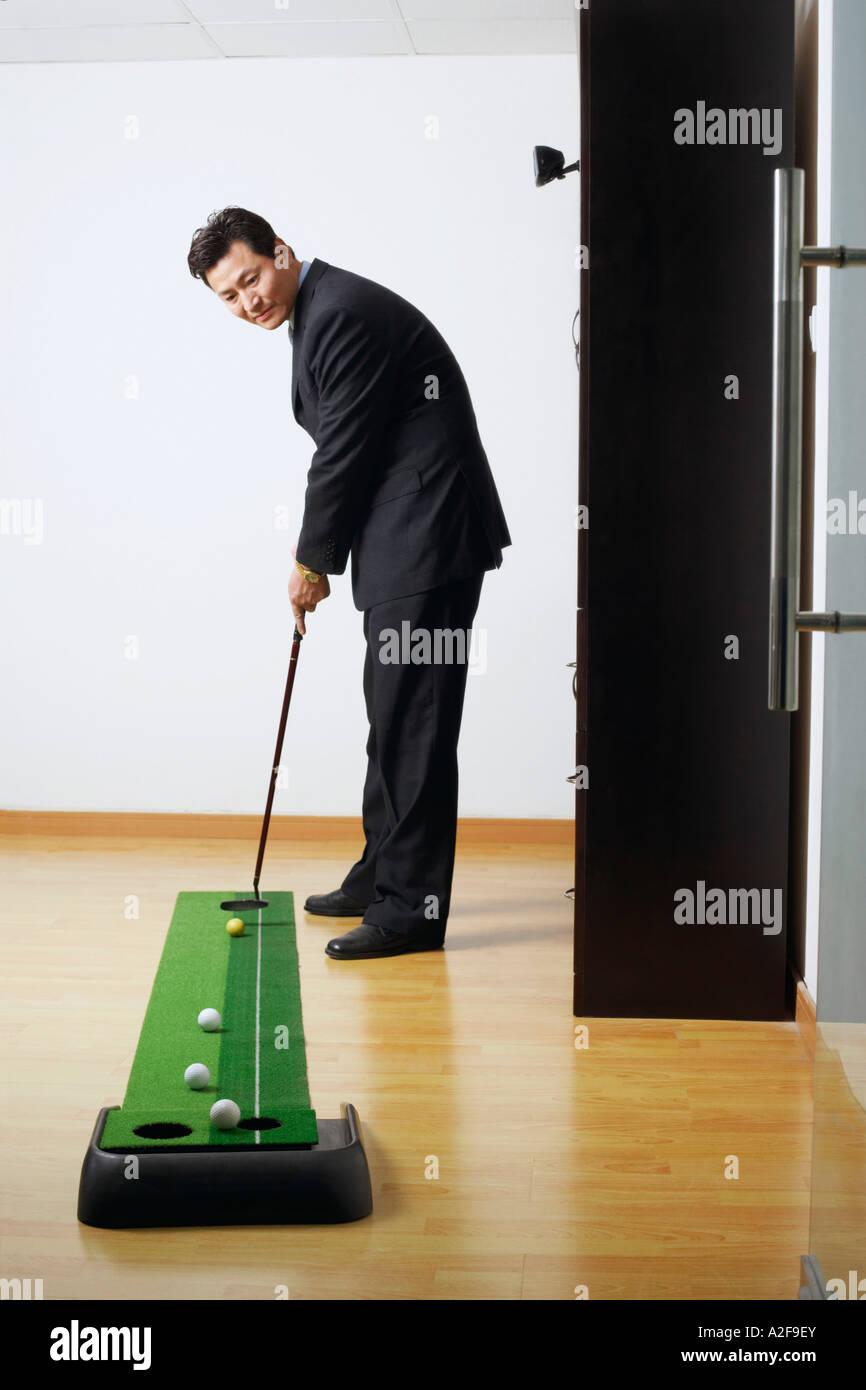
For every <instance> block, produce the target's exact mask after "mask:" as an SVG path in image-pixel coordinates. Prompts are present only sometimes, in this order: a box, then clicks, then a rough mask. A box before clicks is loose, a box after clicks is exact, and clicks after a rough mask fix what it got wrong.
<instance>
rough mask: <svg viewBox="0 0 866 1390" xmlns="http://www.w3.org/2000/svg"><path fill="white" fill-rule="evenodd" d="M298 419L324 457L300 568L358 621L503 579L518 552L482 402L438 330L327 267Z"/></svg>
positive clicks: (320, 280) (314, 478)
mask: <svg viewBox="0 0 866 1390" xmlns="http://www.w3.org/2000/svg"><path fill="white" fill-rule="evenodd" d="M292 410H293V412H294V416H295V419H296V420H297V422H298V424H299V425H301V426H302V427H303V428H304V429H305V430H306V431H307V433H308V434H309V435H310V436H311V437H312V439H313V442H314V443H315V445H316V452H315V453H314V455H313V460H312V463H311V465H310V470H309V473H308V475H307V490H306V496H305V500H304V517H303V522H302V525H301V532H300V535H299V537H298V546H297V557H298V559H299V560H301V561H302V562H303V564H305V565H307V566H308V567H309V568H310V569H315V570H319V571H321V572H324V573H326V574H342V573H343V571H344V570H345V568H346V564H347V562H348V559H349V555H350V554H351V558H352V596H353V599H354V603H355V607H356V608H358V609H362V610H363V609H366V608H370V607H372V605H373V604H375V603H382V602H384V601H386V600H387V599H393V598H400V597H402V596H403V595H405V594H413V593H420V592H422V591H423V590H426V589H433V588H436V587H438V586H439V585H440V584H447V583H449V582H451V581H452V580H456V579H463V578H467V577H468V576H469V575H471V574H477V573H479V572H480V571H481V570H488V569H495V568H498V567H499V565H501V563H502V549H503V547H504V546H507V545H510V544H511V537H510V535H509V533H508V527H507V525H506V521H505V516H504V514H503V511H502V506H501V504H500V501H499V495H498V493H497V491H496V484H495V483H494V481H493V475H492V473H491V471H490V464H489V463H488V460H487V455H486V454H485V452H484V449H483V447H482V444H481V439H480V437H479V433H478V425H477V422H476V419H475V412H474V410H473V408H472V402H471V400H470V398H469V390H468V388H467V385H466V381H465V379H464V377H463V373H462V372H461V370H460V367H459V366H458V364H457V361H456V359H455V357H454V354H453V353H452V352H451V350H450V348H449V347H448V344H447V343H446V342H445V340H444V338H443V337H442V336H441V334H440V333H439V332H438V331H437V330H436V329H435V328H434V326H433V324H432V323H431V322H430V321H429V319H427V318H425V316H424V315H423V314H422V313H421V312H420V311H419V310H418V309H416V308H415V307H414V306H413V305H412V304H410V303H408V301H407V300H405V299H402V298H401V297H400V295H398V294H395V293H394V292H393V291H391V290H389V289H386V288H385V287H384V286H383V285H378V284H376V282H375V281H373V280H366V279H364V278H363V277H362V276H360V275H354V274H353V273H352V272H351V271H348V270H341V269H340V268H339V266H335V265H329V264H328V262H327V261H320V260H313V261H312V262H311V264H310V268H309V270H308V271H307V273H306V276H305V277H304V283H303V284H302V285H301V288H300V290H299V291H298V296H297V299H296V300H295V308H294V336H293V347H292Z"/></svg>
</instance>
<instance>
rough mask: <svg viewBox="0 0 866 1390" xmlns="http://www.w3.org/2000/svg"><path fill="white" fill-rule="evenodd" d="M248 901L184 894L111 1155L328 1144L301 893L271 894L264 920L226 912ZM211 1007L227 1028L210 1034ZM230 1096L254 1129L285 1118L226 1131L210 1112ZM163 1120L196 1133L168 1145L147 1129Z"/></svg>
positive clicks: (116, 1117) (108, 1134) (115, 1122)
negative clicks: (205, 1013) (298, 932)
mask: <svg viewBox="0 0 866 1390" xmlns="http://www.w3.org/2000/svg"><path fill="white" fill-rule="evenodd" d="M237 896H239V895H238V893H237V891H235V892H223V893H191V892H186V893H179V894H178V896H177V902H176V904H175V909H174V913H173V915H172V919H171V925H170V926H169V929H168V934H167V936H166V940H165V945H164V947H163V952H162V956H161V958H160V962H159V967H158V969H157V973H156V979H155V980H154V984H153V989H152V991H151V996H150V1002H149V1003H148V1006H147V1011H146V1013H145V1017H144V1023H143V1024H142V1029H141V1034H140V1036H139V1042H138V1048H137V1050H136V1053H135V1058H134V1060H133V1063H132V1070H131V1071H130V1075H129V1083H128V1085H127V1088H126V1095H125V1096H124V1099H123V1105H122V1106H121V1108H120V1109H119V1110H111V1111H109V1114H108V1116H107V1118H106V1123H105V1128H104V1130H103V1133H102V1138H101V1140H100V1148H103V1149H114V1150H116V1149H122V1150H124V1151H129V1150H134V1149H140V1148H146V1149H157V1148H162V1149H164V1148H168V1147H170V1148H178V1147H180V1148H188V1147H189V1148H191V1147H208V1148H211V1147H255V1146H256V1145H257V1144H302V1143H303V1144H306V1143H310V1144H315V1143H316V1142H317V1141H318V1129H317V1126H316V1116H315V1112H314V1111H313V1110H311V1109H310V1093H309V1088H308V1085H307V1062H306V1049H305V1046H304V1033H303V1021H302V1016H301V991H300V979H299V975H298V954H297V946H296V942H295V918H294V907H293V900H292V894H291V893H265V894H264V896H265V897H266V898H267V899H268V907H266V908H262V909H261V910H260V913H259V911H255V912H239V913H237V914H232V913H229V912H224V911H223V910H222V909H221V908H220V903H221V902H222V901H223V900H224V899H230V898H232V897H237ZM232 915H236V916H239V917H241V918H242V919H243V921H244V922H245V923H246V932H245V933H244V935H243V936H239V937H231V936H229V934H228V932H227V931H226V929H225V927H226V922H227V921H228V920H229V917H230V916H232ZM259 915H261V927H260V926H259ZM257 1001H258V1027H257V1024H256V1017H257ZM206 1008H213V1009H217V1010H218V1011H219V1013H220V1015H221V1017H222V1027H221V1028H220V1029H219V1030H218V1031H217V1032H214V1033H206V1032H204V1031H203V1029H202V1028H200V1027H199V1024H198V1015H199V1013H200V1012H201V1010H202V1009H206ZM191 1062H204V1064H205V1066H206V1067H207V1068H208V1069H209V1071H210V1075H211V1080H210V1084H209V1085H208V1086H207V1087H206V1088H205V1089H204V1090H201V1091H192V1090H190V1089H189V1087H188V1086H187V1084H186V1082H185V1081H184V1079H183V1074H184V1071H185V1070H186V1068H187V1067H188V1066H189V1065H190V1063H191ZM223 1097H227V1098H229V1099H231V1100H234V1101H236V1102H237V1104H238V1105H239V1106H240V1110H241V1121H242V1122H243V1121H244V1120H248V1119H263V1118H266V1119H272V1120H278V1121H279V1122H280V1123H279V1127H275V1128H263V1129H259V1130H254V1129H243V1128H238V1129H230V1130H218V1129H215V1128H214V1126H213V1125H212V1124H211V1122H210V1108H211V1106H212V1105H213V1103H214V1101H215V1100H217V1099H220V1098H223ZM257 1097H258V1103H257ZM154 1124H168V1125H171V1124H180V1125H185V1126H187V1127H189V1129H190V1131H191V1132H190V1133H189V1134H187V1135H181V1136H171V1137H167V1138H157V1137H148V1136H143V1135H141V1134H137V1133H136V1132H135V1131H136V1130H137V1129H139V1128H140V1127H141V1126H142V1125H154Z"/></svg>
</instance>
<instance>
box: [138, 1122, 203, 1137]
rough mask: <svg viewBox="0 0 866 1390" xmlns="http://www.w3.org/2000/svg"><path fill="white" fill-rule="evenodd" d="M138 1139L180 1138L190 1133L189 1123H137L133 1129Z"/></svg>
mask: <svg viewBox="0 0 866 1390" xmlns="http://www.w3.org/2000/svg"><path fill="white" fill-rule="evenodd" d="M132 1132H133V1134H137V1135H138V1136H139V1138H140V1139H182V1138H183V1137H184V1135H187V1134H192V1130H191V1129H190V1127H189V1125H174V1124H165V1123H163V1124H154V1125H138V1126H137V1127H136V1128H135V1129H134V1130H133V1131H132Z"/></svg>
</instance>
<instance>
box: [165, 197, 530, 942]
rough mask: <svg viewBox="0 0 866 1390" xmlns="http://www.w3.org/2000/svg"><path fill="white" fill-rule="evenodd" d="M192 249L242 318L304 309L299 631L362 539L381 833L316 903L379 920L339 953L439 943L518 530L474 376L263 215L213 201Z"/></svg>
mask: <svg viewBox="0 0 866 1390" xmlns="http://www.w3.org/2000/svg"><path fill="white" fill-rule="evenodd" d="M188 265H189V269H190V272H191V273H192V275H194V276H196V277H197V278H199V279H202V280H204V282H205V284H207V285H208V286H209V288H210V289H211V290H212V291H213V293H214V294H216V295H217V296H218V297H219V298H220V299H221V300H222V301H223V303H224V304H225V305H226V307H227V308H228V310H229V311H230V312H231V313H232V314H234V315H235V316H236V317H237V318H239V319H242V320H244V321H245V322H247V323H249V324H252V325H253V326H255V327H257V328H260V329H263V330H265V331H266V332H268V333H273V332H275V331H276V330H277V329H279V328H281V326H282V325H283V324H287V325H288V333H289V338H290V339H291V343H292V410H293V413H294V416H295V419H296V421H297V423H298V424H299V425H301V426H302V427H303V428H304V429H305V430H306V431H307V433H308V434H309V435H310V436H311V438H312V440H313V442H314V444H315V446H316V448H315V453H314V454H313V459H312V463H311V465H310V469H309V472H308V475H307V489H306V495H305V499H304V515H303V520H302V523H301V529H300V533H299V536H298V540H297V544H296V546H295V548H294V558H295V566H294V569H293V571H292V574H291V579H290V582H289V599H290V602H291V606H292V612H293V613H294V616H295V621H296V623H297V626H298V630H299V632H301V633H305V632H306V627H305V615H306V614H308V613H313V612H315V611H316V608H317V606H318V604H319V603H321V602H323V601H324V600H325V599H326V598H327V597H328V595H329V593H330V585H329V576H330V575H334V574H342V573H343V572H344V571H345V569H346V565H347V563H348V561H349V557H350V556H351V562H352V563H351V574H352V595H353V600H354V603H355V607H356V608H357V609H359V611H361V612H363V615H364V636H365V639H366V643H367V651H366V657H365V663H364V699H365V703H366V710H367V719H368V721H369V734H368V738H367V775H366V780H365V784H364V794H363V808H362V809H363V825H364V836H365V845H364V851H363V854H362V855H361V858H360V859H359V860H358V862H357V863H356V864H354V865H353V866H352V868H351V869H350V870H349V872H348V873H347V874H346V876H345V878H344V880H343V882H342V884H341V885H340V887H339V888H337V889H335V890H333V891H332V892H329V893H322V894H318V895H314V896H312V897H310V898H308V899H307V901H306V903H305V904H304V907H305V910H306V911H307V912H311V913H316V914H320V915H322V916H327V917H361V918H362V921H361V925H360V926H357V927H354V928H353V929H351V930H350V931H347V932H345V933H344V934H343V935H341V936H338V937H335V938H334V939H333V940H331V941H329V942H328V944H327V946H326V947H325V950H326V952H327V954H328V955H329V956H331V957H333V958H334V959H335V960H363V959H370V958H378V957H382V956H392V955H402V954H404V953H406V952H410V951H429V950H436V949H438V948H440V947H441V946H442V945H443V943H444V939H445V930H446V926H447V922H448V914H449V909H450V905H451V883H452V877H453V871H454V849H455V840H456V833H457V787H458V768H457V743H458V738H459V734H460V723H461V718H462V712H463V699H464V694H465V689H466V675H467V663H468V660H469V638H470V630H471V627H472V622H473V619H474V617H475V613H476V610H477V607H478V600H479V597H480V593H481V585H482V581H483V578H484V573H485V571H487V570H491V569H496V568H498V567H499V565H501V563H502V551H503V548H504V547H505V546H508V545H510V544H511V537H510V535H509V532H508V526H507V524H506V521H505V516H504V514H503V511H502V506H501V504H500V500H499V495H498V493H497V490H496V485H495V483H494V480H493V475H492V473H491V471H490V465H489V463H488V460H487V457H486V454H485V452H484V449H483V446H482V444H481V439H480V437H479V433H478V426H477V422H476V418H475V412H474V410H473V407H472V402H471V400H470V396H469V391H468V388H467V385H466V381H465V379H464V377H463V374H462V372H461V370H460V367H459V366H458V364H457V361H456V360H455V358H454V355H453V353H452V352H451V350H450V348H449V347H448V345H447V343H446V342H445V340H444V339H443V338H442V336H441V334H440V333H439V332H438V331H437V329H436V328H434V326H433V324H432V323H431V322H430V321H429V319H427V318H426V317H425V316H424V315H423V314H422V313H421V312H420V311H419V310H418V309H416V308H414V306H413V305H411V304H410V303H408V301H407V300H405V299H402V298H401V297H400V296H399V295H397V294H395V293H394V292H393V291H391V290H389V289H386V288H385V287H384V286H383V285H379V284H376V283H375V282H374V281H372V280H368V279H365V278H364V277H362V276H360V275H355V274H353V273H352V272H351V271H348V270H341V269H340V268H339V267H338V266H335V265H331V264H329V263H328V262H327V261H322V260H317V259H313V260H311V261H306V260H305V261H299V260H298V259H297V258H296V256H295V253H294V250H293V249H292V247H291V246H289V245H288V243H287V242H285V241H283V240H282V239H281V238H279V237H278V236H277V235H276V234H275V232H274V230H273V228H272V227H271V225H270V224H269V223H268V222H267V221H265V219H264V218H262V217H260V216H258V214H256V213H252V212H248V211H247V210H246V209H244V208H237V207H229V208H224V209H223V210H222V211H221V212H216V213H212V214H211V216H210V217H209V218H208V222H207V225H206V226H205V227H202V228H199V230H198V231H197V232H196V233H195V235H194V237H193V240H192V245H191V247H190V251H189V256H188ZM395 637H396V640H395ZM461 637H462V641H461V640H460V639H461Z"/></svg>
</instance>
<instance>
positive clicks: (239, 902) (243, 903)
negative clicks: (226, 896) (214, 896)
mask: <svg viewBox="0 0 866 1390" xmlns="http://www.w3.org/2000/svg"><path fill="white" fill-rule="evenodd" d="M302 640H303V635H302V634H301V633H300V632H298V627H297V623H296V624H295V636H294V639H293V641H292V654H291V656H290V657H289V674H288V676H287V677H286V693H285V695H284V696H283V710H282V714H281V715H280V729H279V733H278V734H277V749H276V752H275V753H274V764H273V767H272V768H271V781H270V786H269V787H268V801H267V805H266V806H265V818H264V821H263V822H262V833H261V837H260V839H259V853H258V858H257V859H256V872H255V876H254V878H253V896H252V897H251V898H237V899H234V900H233V901H231V902H225V903H220V907H221V908H223V909H224V910H225V911H226V912H245V911H252V910H255V908H257V907H267V905H268V903H267V899H266V898H262V897H260V896H259V879H260V878H261V874H262V860H263V859H264V857H265V844H266V843H267V838H268V826H269V824H270V820H271V807H272V805H273V803H274V789H275V787H276V785H277V773H278V772H279V770H280V757H281V756H282V752H283V735H284V734H285V732H286V720H287V718H288V715H289V703H290V701H291V698H292V686H293V685H294V683H295V667H296V666H297V664H298V652H299V651H300V649H301V642H302Z"/></svg>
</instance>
